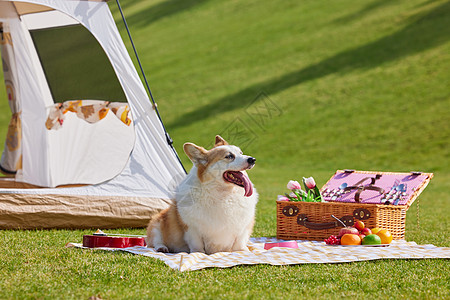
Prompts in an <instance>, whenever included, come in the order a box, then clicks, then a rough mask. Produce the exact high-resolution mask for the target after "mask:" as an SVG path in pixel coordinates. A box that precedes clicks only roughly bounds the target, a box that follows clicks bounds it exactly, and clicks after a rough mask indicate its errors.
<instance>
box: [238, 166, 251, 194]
mask: <svg viewBox="0 0 450 300" xmlns="http://www.w3.org/2000/svg"><path fill="white" fill-rule="evenodd" d="M235 175H236V176H237V177H239V178H240V179H241V180H242V182H243V183H244V190H245V194H244V196H245V197H250V196H251V195H253V184H252V182H251V181H250V178H248V176H247V175H246V174H245V173H244V172H236V174H235Z"/></svg>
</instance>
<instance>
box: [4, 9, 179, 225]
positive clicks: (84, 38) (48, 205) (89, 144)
mask: <svg viewBox="0 0 450 300" xmlns="http://www.w3.org/2000/svg"><path fill="white" fill-rule="evenodd" d="M0 30H1V31H0V32H1V38H2V39H1V43H0V44H1V45H0V46H1V58H2V65H3V71H4V78H5V83H6V91H7V95H8V101H9V104H10V108H11V111H12V119H11V122H10V125H9V128H8V134H7V140H6V143H5V150H4V152H3V155H2V160H1V163H0V165H1V168H2V170H3V171H8V172H11V173H15V176H14V177H13V178H2V180H0V228H93V227H100V228H113V227H141V226H145V225H146V223H147V222H148V220H149V218H150V217H151V215H152V214H153V213H155V212H156V211H158V210H160V209H163V208H165V207H167V205H168V203H169V202H170V198H171V190H172V189H173V187H174V186H176V184H177V183H178V182H179V181H180V180H181V179H182V178H183V177H184V175H185V172H184V170H183V167H182V165H181V163H180V162H179V159H178V158H177V155H176V153H175V151H174V150H173V148H172V147H171V145H169V144H168V142H167V138H166V132H165V129H164V127H163V125H162V123H161V121H160V119H159V118H158V115H157V112H156V111H155V109H156V108H155V106H153V105H152V104H151V102H150V100H149V97H148V95H147V93H146V91H145V89H144V87H143V85H142V82H141V81H140V78H139V76H138V74H137V72H136V70H135V68H134V66H133V63H132V61H131V59H130V57H129V55H128V53H127V50H126V48H125V46H124V44H123V41H122V40H121V37H120V34H119V32H118V30H117V27H116V25H115V23H114V19H113V17H112V15H111V12H110V10H109V7H108V5H107V3H106V2H104V1H99V0H97V1H94V0H91V1H87V0H84V1H83V0H20V1H15V0H14V1H13V0H0ZM92 41H94V43H93V45H94V46H89V47H90V48H89V47H88V46H87V45H88V44H89V45H90V44H92V43H91V42H92ZM86 47H87V50H86V49H85V48H86ZM95 49H97V50H95ZM98 49H100V51H98ZM95 51H97V52H96V53H95V54H94V52H95ZM98 55H100V56H101V57H100V56H98ZM97 57H99V58H97ZM80 61H81V62H80ZM105 62H106V64H105ZM107 74H110V75H107ZM111 74H112V75H111ZM72 75H73V78H72ZM108 76H109V77H108ZM74 78H75V79H74ZM86 87H87V88H86ZM85 88H86V89H85ZM87 89H90V92H87V93H86V92H85V91H86V90H87ZM105 95H106V96H105ZM121 101H122V102H121Z"/></svg>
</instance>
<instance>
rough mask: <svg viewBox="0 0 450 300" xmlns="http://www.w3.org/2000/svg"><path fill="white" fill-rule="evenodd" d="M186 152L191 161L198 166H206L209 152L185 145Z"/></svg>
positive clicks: (192, 145) (189, 144)
mask: <svg viewBox="0 0 450 300" xmlns="http://www.w3.org/2000/svg"><path fill="white" fill-rule="evenodd" d="M183 149H184V152H185V153H186V155H187V156H188V157H189V159H190V160H191V161H192V162H193V163H194V164H196V165H199V164H200V165H205V164H206V163H207V162H208V157H207V153H208V151H207V150H206V149H205V148H203V147H199V146H197V145H195V144H192V143H186V144H184V145H183Z"/></svg>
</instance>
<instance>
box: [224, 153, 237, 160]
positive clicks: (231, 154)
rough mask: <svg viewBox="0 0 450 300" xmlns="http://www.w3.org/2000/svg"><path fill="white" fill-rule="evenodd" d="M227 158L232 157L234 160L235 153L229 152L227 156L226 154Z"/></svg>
mask: <svg viewBox="0 0 450 300" xmlns="http://www.w3.org/2000/svg"><path fill="white" fill-rule="evenodd" d="M225 158H226V159H231V160H233V159H234V158H235V156H234V154H233V153H230V154H228V155H227V156H225Z"/></svg>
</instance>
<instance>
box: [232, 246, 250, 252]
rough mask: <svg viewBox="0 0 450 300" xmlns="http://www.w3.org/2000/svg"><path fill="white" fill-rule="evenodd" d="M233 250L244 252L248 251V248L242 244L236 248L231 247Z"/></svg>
mask: <svg viewBox="0 0 450 300" xmlns="http://www.w3.org/2000/svg"><path fill="white" fill-rule="evenodd" d="M233 251H245V252H250V249H248V247H247V246H243V247H240V248H237V249H233Z"/></svg>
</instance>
